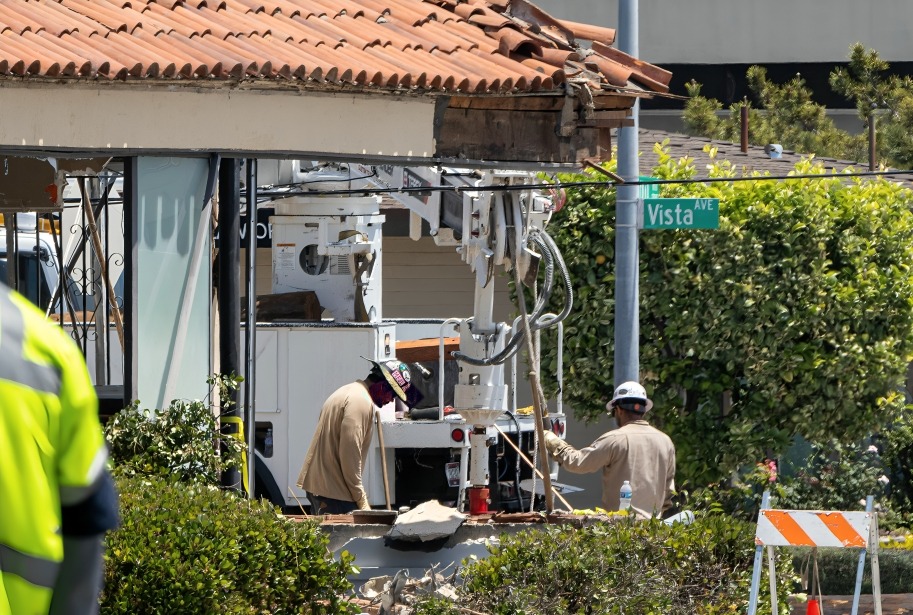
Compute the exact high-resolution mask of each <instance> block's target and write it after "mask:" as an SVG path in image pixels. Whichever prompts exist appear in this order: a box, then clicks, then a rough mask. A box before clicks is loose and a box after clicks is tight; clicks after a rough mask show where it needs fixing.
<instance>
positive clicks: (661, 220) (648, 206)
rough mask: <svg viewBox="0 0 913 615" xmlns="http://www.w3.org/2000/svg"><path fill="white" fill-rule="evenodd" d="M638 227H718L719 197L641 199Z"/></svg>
mask: <svg viewBox="0 0 913 615" xmlns="http://www.w3.org/2000/svg"><path fill="white" fill-rule="evenodd" d="M640 209H641V212H640V215H639V216H638V217H637V219H638V221H639V222H640V228H644V229H673V228H720V200H719V199H641V200H640Z"/></svg>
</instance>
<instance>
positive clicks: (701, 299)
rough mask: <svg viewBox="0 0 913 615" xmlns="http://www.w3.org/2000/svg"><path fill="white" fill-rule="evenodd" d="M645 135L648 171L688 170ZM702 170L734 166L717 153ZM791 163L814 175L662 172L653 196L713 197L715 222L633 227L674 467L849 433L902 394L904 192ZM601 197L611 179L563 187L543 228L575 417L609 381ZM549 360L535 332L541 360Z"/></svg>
mask: <svg viewBox="0 0 913 615" xmlns="http://www.w3.org/2000/svg"><path fill="white" fill-rule="evenodd" d="M657 148H658V150H659V154H660V164H659V166H658V167H657V168H656V169H654V171H653V175H655V176H657V177H660V178H663V179H687V178H691V177H694V176H695V174H696V170H695V168H694V166H693V164H692V163H691V161H690V160H689V159H682V160H673V159H671V157H670V156H669V155H668V153H667V152H666V151H664V150H663V149H662V147H660V146H657ZM712 153H713V152H711V154H712ZM612 164H614V163H612ZM708 172H709V175H710V176H712V177H720V178H725V177H734V176H735V175H736V172H735V171H734V169H733V168H732V166H731V165H730V164H729V163H728V162H725V161H717V162H714V164H713V165H711V168H710V169H709V170H708ZM796 173H797V174H821V178H820V179H817V178H815V179H794V180H786V181H770V180H765V179H763V177H762V176H756V177H757V179H756V180H754V181H739V182H725V181H723V182H713V183H702V184H690V185H687V184H666V185H664V186H663V189H662V196H665V197H686V196H687V197H710V198H719V199H720V228H719V229H718V230H713V231H708V230H691V231H689V230H675V231H645V232H642V233H641V234H640V327H641V340H640V368H641V370H640V371H641V374H642V379H643V380H644V383H645V385H646V386H647V389H648V391H649V392H650V394H651V396H652V398H653V399H654V400H655V402H656V408H655V409H654V411H653V412H654V419H655V420H656V421H657V422H659V423H660V424H661V425H663V426H664V428H665V429H666V430H667V431H668V432H670V434H671V436H672V438H673V440H674V441H675V443H676V446H677V449H678V464H679V477H680V479H686V480H689V481H692V482H693V483H697V484H706V483H708V482H713V481H716V480H719V479H721V478H725V477H726V476H728V475H729V473H730V472H732V471H733V470H735V469H736V468H738V467H739V466H740V465H742V464H744V463H746V462H753V461H756V460H758V459H763V458H765V457H774V456H776V455H777V454H778V453H779V452H781V451H782V450H783V449H784V448H785V447H786V446H787V445H788V444H789V443H790V442H791V441H792V439H793V438H794V436H796V435H801V436H804V437H805V438H808V439H810V440H813V441H826V440H827V439H829V438H831V437H837V438H848V439H849V440H855V439H858V437H859V435H860V434H862V433H867V432H869V431H870V430H872V429H873V428H876V427H878V426H879V425H881V424H883V423H884V422H885V421H886V420H887V418H888V417H890V416H892V415H893V414H895V413H896V412H898V411H899V410H900V409H901V408H902V407H903V405H904V399H903V395H902V394H901V393H900V389H901V387H902V384H903V382H904V377H905V370H906V367H907V365H908V363H909V362H910V360H911V357H913V278H911V275H910V264H911V263H913V214H911V211H910V202H911V200H913V199H911V197H913V194H911V191H910V190H908V189H905V188H903V187H901V186H900V185H898V184H896V183H892V182H889V181H887V180H872V181H869V180H866V181H862V180H857V179H850V178H845V177H844V178H841V177H839V176H834V175H825V174H824V170H823V168H822V167H821V166H820V165H816V164H814V162H813V161H811V160H806V161H803V162H802V163H800V164H799V165H797V166H796ZM565 179H569V178H565ZM614 208H615V202H614V191H613V190H610V189H603V188H600V187H588V188H583V189H580V190H572V191H570V192H569V198H568V202H567V204H566V205H565V207H564V209H562V210H561V211H560V212H559V213H558V214H556V217H555V220H553V222H552V224H551V226H550V229H551V230H552V232H553V233H554V238H555V240H556V242H557V243H558V245H559V247H560V248H561V250H562V253H563V254H564V258H565V260H566V262H567V264H568V267H569V269H570V271H571V276H572V278H574V280H575V289H576V292H577V293H578V297H577V301H576V305H575V308H574V311H573V312H572V314H571V315H570V316H569V318H568V320H567V321H566V323H565V324H566V329H565V331H566V338H567V340H566V343H565V346H566V348H565V355H564V358H565V371H566V373H568V374H569V376H566V377H565V384H564V394H565V399H566V400H567V401H568V402H569V404H570V405H571V406H572V407H573V408H574V410H573V411H574V413H575V415H577V416H579V417H582V418H584V419H593V418H595V417H597V416H598V415H599V414H600V413H601V412H602V411H603V408H604V404H605V402H606V400H607V399H608V398H609V396H610V395H611V389H612V380H611V374H612V372H613V369H612V363H613V347H614V342H613V340H614V329H613V314H614V297H613V293H614V272H613V269H612V263H613V262H614V253H613V248H612V246H613V242H614V228H613V227H614V218H615V212H614ZM556 364H557V359H556V353H555V348H554V346H546V347H545V348H544V349H543V369H544V370H545V371H546V373H547V374H548V375H554V370H555V368H556ZM549 372H551V373H550V374H549Z"/></svg>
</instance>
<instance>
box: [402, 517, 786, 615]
mask: <svg viewBox="0 0 913 615" xmlns="http://www.w3.org/2000/svg"><path fill="white" fill-rule="evenodd" d="M754 529H755V528H754V525H753V524H749V523H745V522H742V521H738V520H733V519H731V518H729V517H725V516H722V515H707V516H702V517H700V518H698V519H697V520H695V522H694V523H693V524H691V525H688V526H685V525H681V524H676V525H673V526H672V527H670V526H667V525H665V524H664V523H662V522H661V521H656V520H654V521H643V522H638V521H633V520H630V519H623V520H619V521H616V522H613V523H604V524H598V525H594V526H592V527H587V528H584V529H575V528H569V527H563V526H545V527H544V528H542V529H537V530H534V531H525V532H521V533H519V534H516V535H510V536H508V535H503V536H501V539H500V544H499V545H497V546H492V547H490V552H491V555H490V556H489V557H488V558H486V559H484V560H479V561H476V562H473V563H470V564H468V565H466V567H465V568H464V570H463V572H462V574H463V579H464V582H463V587H462V590H461V597H460V599H459V604H460V606H464V607H468V608H470V609H473V610H477V611H480V612H484V613H492V614H498V615H510V614H519V613H524V614H538V613H542V614H545V613H548V614H549V615H559V614H562V613H594V614H595V613H599V614H612V613H618V614H620V613H644V614H649V613H656V614H663V615H677V614H681V615H685V614H687V615H694V614H695V613H698V614H704V615H711V614H717V613H734V612H744V611H745V610H746V608H747V606H748V598H749V589H750V586H751V572H752V564H753V558H754ZM784 568H788V567H784ZM778 573H779V575H780V587H781V588H782V589H781V593H780V594H779V595H780V596H781V597H783V599H784V603H783V605H781V607H780V608H781V612H786V604H785V596H786V594H787V592H788V591H789V590H791V589H792V586H791V585H790V582H791V576H792V571H791V570H788V569H784V570H780V571H778ZM422 608H425V610H419V611H417V612H419V613H432V612H435V611H433V610H429V609H428V608H427V607H425V606H423V607H422ZM765 608H766V609H768V610H767V611H766V612H769V608H770V605H769V604H768V605H767V606H766V607H765V606H764V605H763V604H762V605H761V611H760V612H765V611H764V609H765ZM437 612H442V613H446V612H447V611H445V610H439V611H437Z"/></svg>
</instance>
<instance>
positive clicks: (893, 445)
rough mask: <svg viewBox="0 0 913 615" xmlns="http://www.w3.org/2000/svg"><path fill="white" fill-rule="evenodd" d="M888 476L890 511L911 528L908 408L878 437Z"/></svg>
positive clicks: (912, 415)
mask: <svg viewBox="0 0 913 615" xmlns="http://www.w3.org/2000/svg"><path fill="white" fill-rule="evenodd" d="M878 442H879V445H880V446H881V449H882V458H883V459H884V463H885V467H886V470H887V475H888V477H889V478H890V479H891V482H890V483H889V485H888V497H889V500H890V502H891V508H892V510H894V511H895V512H897V513H899V514H900V515H902V516H903V517H905V521H906V523H905V524H906V525H907V526H908V527H911V528H913V409H911V407H910V406H907V407H906V408H904V410H903V412H900V413H898V414H897V415H895V416H894V419H893V420H892V421H891V424H890V425H888V426H887V427H886V428H884V429H883V430H882V431H881V434H880V435H879V437H878Z"/></svg>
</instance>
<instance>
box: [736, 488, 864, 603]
mask: <svg viewBox="0 0 913 615" xmlns="http://www.w3.org/2000/svg"><path fill="white" fill-rule="evenodd" d="M873 503H874V498H872V496H869V497H868V498H867V499H866V510H865V511H855V512H846V511H820V510H776V509H772V508H769V504H770V494H769V493H768V492H765V493H764V497H763V499H762V501H761V511H760V513H759V514H758V528H757V531H756V532H755V544H756V545H757V550H756V551H755V558H754V569H753V570H752V575H751V597H750V599H749V602H748V615H755V614H756V613H757V610H758V591H759V586H760V583H761V560H762V557H763V551H764V547H767V561H768V572H769V575H770V601H771V612H772V613H774V615H777V578H776V570H775V565H774V547H822V548H826V547H829V548H837V549H860V553H859V564H858V566H857V569H856V590H855V593H854V595H853V610H852V615H857V612H858V610H859V594H860V591H861V589H862V571H863V567H864V565H865V554H866V552H867V551H868V552H869V553H870V557H871V561H872V594H873V596H874V598H875V614H876V615H881V580H880V578H879V573H878V513H876V512H874V510H873Z"/></svg>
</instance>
